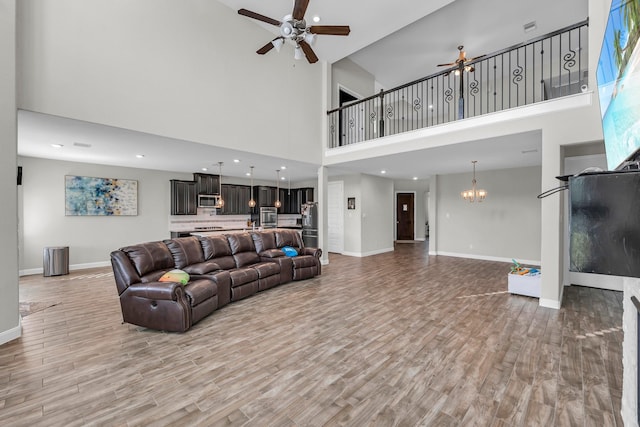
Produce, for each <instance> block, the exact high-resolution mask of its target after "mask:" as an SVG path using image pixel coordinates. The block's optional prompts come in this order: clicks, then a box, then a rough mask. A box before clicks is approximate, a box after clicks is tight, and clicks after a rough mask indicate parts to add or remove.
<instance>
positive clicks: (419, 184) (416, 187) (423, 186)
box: [394, 179, 429, 240]
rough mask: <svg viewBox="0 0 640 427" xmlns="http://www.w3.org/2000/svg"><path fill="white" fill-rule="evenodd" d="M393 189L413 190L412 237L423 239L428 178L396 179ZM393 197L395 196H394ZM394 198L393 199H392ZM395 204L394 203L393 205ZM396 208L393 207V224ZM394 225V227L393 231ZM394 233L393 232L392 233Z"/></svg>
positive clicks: (426, 216)
mask: <svg viewBox="0 0 640 427" xmlns="http://www.w3.org/2000/svg"><path fill="white" fill-rule="evenodd" d="M394 189H395V192H396V193H411V192H415V194H416V196H415V200H414V206H415V217H414V223H415V227H414V233H415V236H414V239H415V240H424V239H425V235H426V227H425V225H426V222H427V218H428V215H427V200H426V197H427V192H428V191H429V180H428V179H418V180H416V181H414V180H396V181H394ZM394 198H395V196H394ZM394 200H395V199H394ZM394 206H395V205H394ZM396 214H397V210H395V208H394V224H395V221H396V217H395V216H396ZM395 231H397V230H396V227H394V233H395ZM394 235H395V234H394Z"/></svg>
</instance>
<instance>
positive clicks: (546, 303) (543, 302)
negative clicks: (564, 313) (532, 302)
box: [539, 297, 562, 310]
mask: <svg viewBox="0 0 640 427" xmlns="http://www.w3.org/2000/svg"><path fill="white" fill-rule="evenodd" d="M560 301H562V297H560ZM560 301H556V300H554V299H547V298H540V302H539V305H540V307H546V308H554V309H556V310H560Z"/></svg>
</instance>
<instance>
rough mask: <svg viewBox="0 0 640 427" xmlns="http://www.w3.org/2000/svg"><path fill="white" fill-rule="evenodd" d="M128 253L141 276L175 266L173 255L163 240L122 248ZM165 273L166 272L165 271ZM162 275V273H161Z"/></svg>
mask: <svg viewBox="0 0 640 427" xmlns="http://www.w3.org/2000/svg"><path fill="white" fill-rule="evenodd" d="M120 250H121V251H122V252H124V253H126V254H127V256H128V257H129V259H130V260H131V263H132V264H133V265H134V266H135V267H136V271H137V272H138V274H139V275H140V276H144V275H145V274H147V273H150V272H153V271H156V270H170V269H172V268H174V261H173V256H171V252H170V251H169V248H167V245H165V244H164V243H163V242H148V243H141V244H139V245H133V246H126V247H124V248H121V249H120ZM163 274H164V272H163ZM161 275H162V274H161Z"/></svg>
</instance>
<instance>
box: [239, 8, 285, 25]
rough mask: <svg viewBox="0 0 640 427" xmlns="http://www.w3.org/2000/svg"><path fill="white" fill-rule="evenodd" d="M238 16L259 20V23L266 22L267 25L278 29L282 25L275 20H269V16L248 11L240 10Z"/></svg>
mask: <svg viewBox="0 0 640 427" xmlns="http://www.w3.org/2000/svg"><path fill="white" fill-rule="evenodd" d="M238 14H240V15H243V16H246V17H249V18H253V19H257V20H258V21H262V22H266V23H267V24H271V25H275V26H276V27H279V26H280V25H282V23H281V22H280V21H277V20H275V19H273V18H269V17H268V16H264V15H260V14H259V13H256V12H252V11H250V10H247V9H240V10H238Z"/></svg>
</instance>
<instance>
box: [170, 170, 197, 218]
mask: <svg viewBox="0 0 640 427" xmlns="http://www.w3.org/2000/svg"><path fill="white" fill-rule="evenodd" d="M197 199H198V196H197V194H196V182H195V181H180V180H177V179H172V180H171V215H196V214H197V206H198V205H197Z"/></svg>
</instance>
